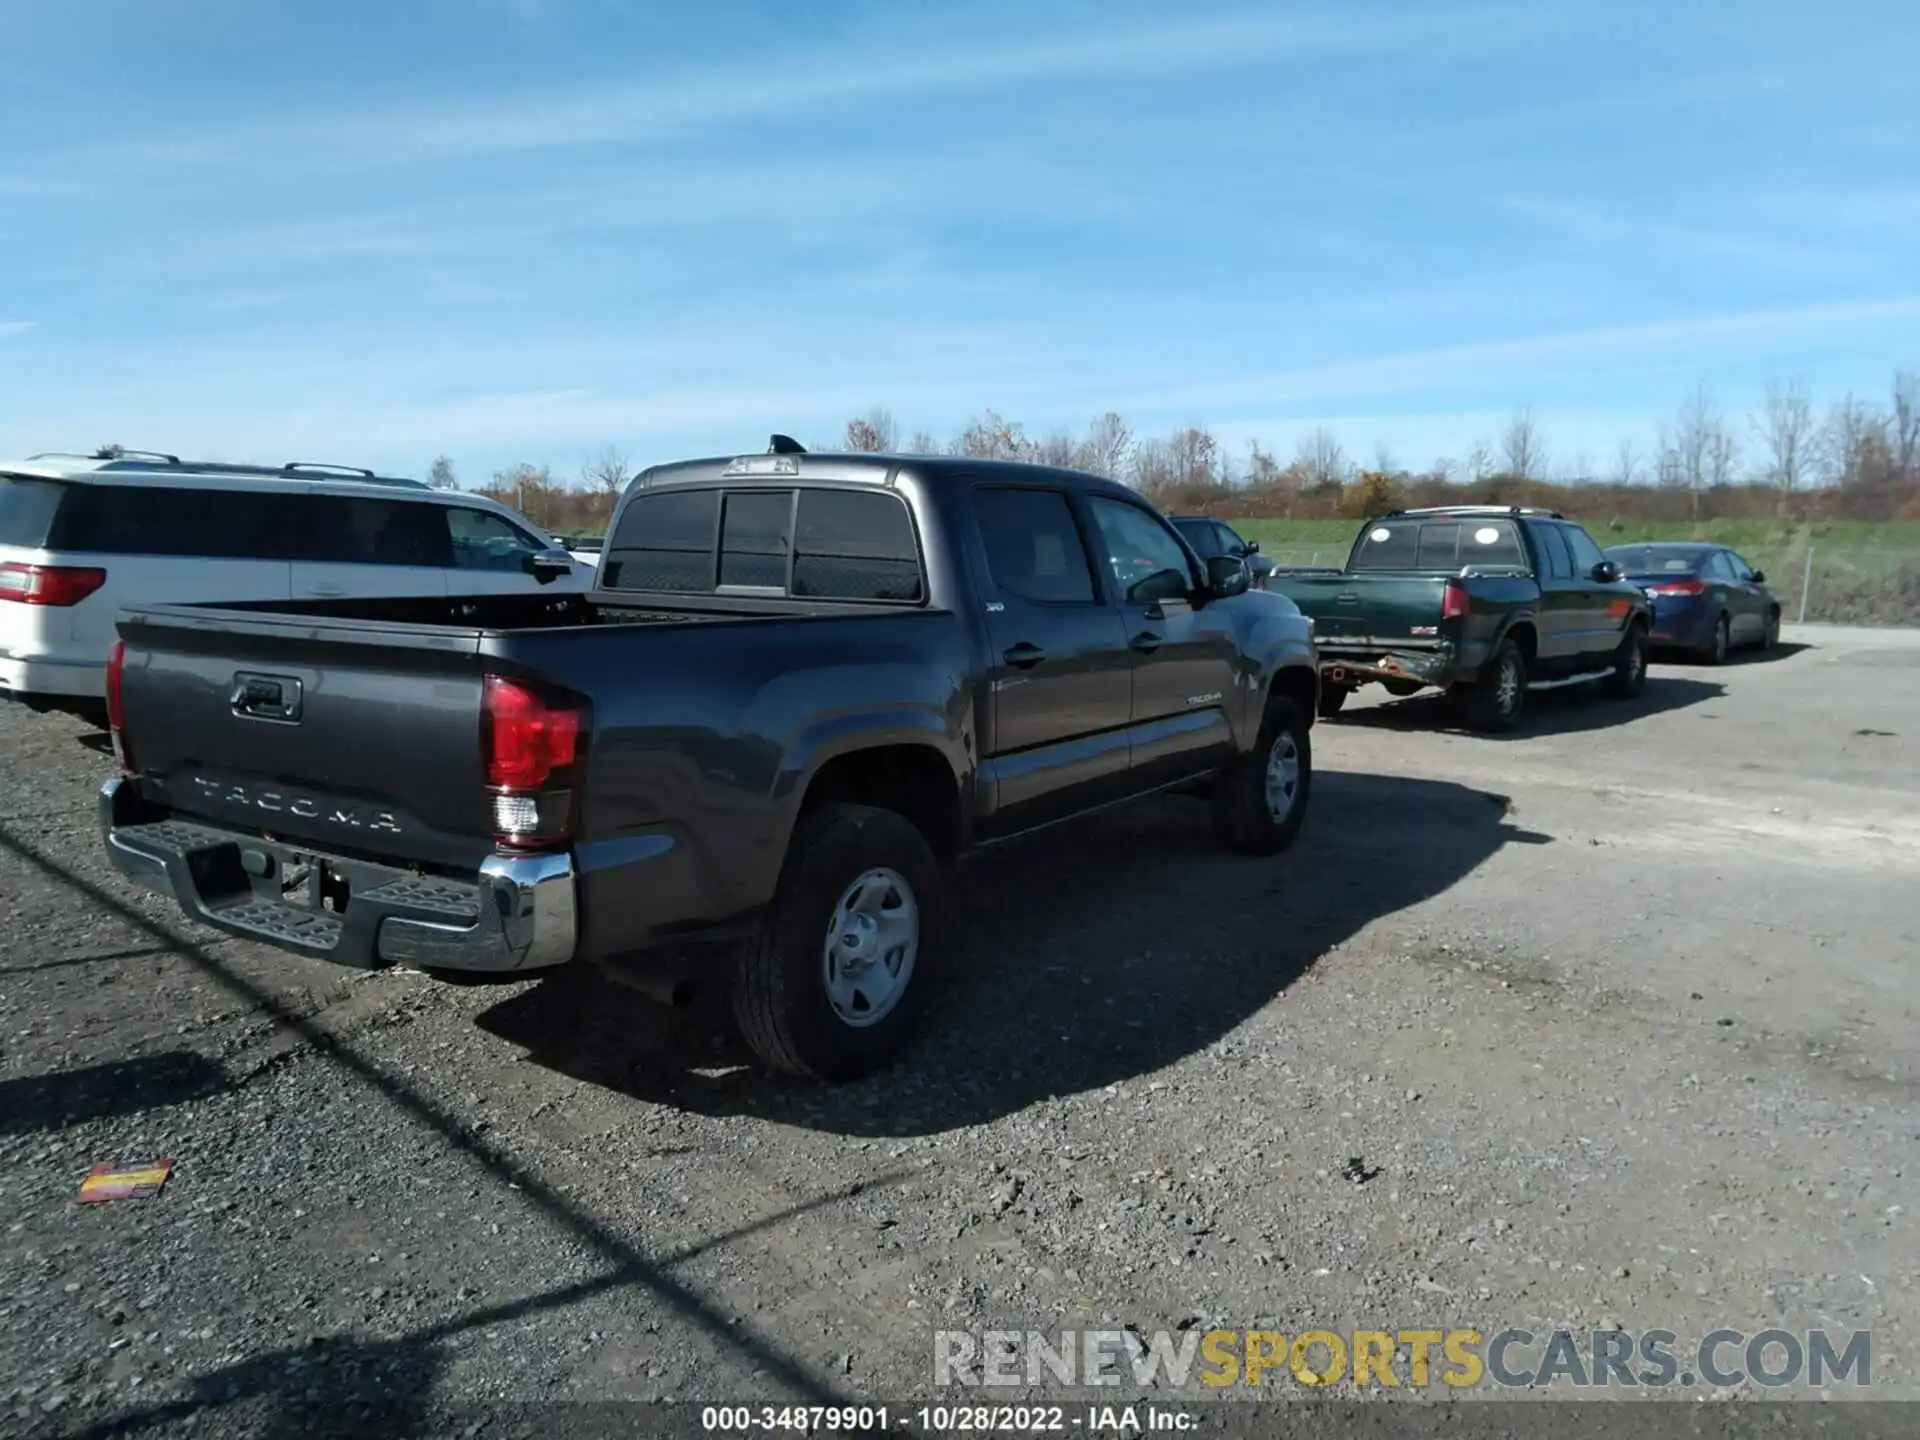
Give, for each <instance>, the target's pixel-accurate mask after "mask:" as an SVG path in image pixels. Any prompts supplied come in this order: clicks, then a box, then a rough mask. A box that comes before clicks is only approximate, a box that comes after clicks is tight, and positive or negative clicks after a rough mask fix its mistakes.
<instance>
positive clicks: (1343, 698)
mask: <svg viewBox="0 0 1920 1440" xmlns="http://www.w3.org/2000/svg"><path fill="white" fill-rule="evenodd" d="M1351 694H1353V691H1351V690H1349V689H1348V688H1347V687H1346V686H1344V685H1322V686H1321V687H1320V703H1319V705H1318V706H1316V707H1315V708H1316V709H1317V710H1318V711H1319V712H1320V718H1321V719H1322V720H1331V719H1332V718H1333V717H1334V716H1336V715H1338V714H1339V713H1340V710H1341V707H1342V706H1344V705H1345V704H1346V703H1347V697H1348V696H1349V695H1351Z"/></svg>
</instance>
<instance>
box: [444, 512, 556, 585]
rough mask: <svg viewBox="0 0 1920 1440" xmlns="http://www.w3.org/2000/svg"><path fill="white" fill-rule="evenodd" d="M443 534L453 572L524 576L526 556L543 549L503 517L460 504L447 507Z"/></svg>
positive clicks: (543, 548) (535, 553)
mask: <svg viewBox="0 0 1920 1440" xmlns="http://www.w3.org/2000/svg"><path fill="white" fill-rule="evenodd" d="M447 531H448V534H449V536H450V538H451V539H452V542H453V565H454V568H455V569H456V570H493V571H511V572H514V573H524V572H525V570H526V568H527V559H528V557H529V556H532V555H537V554H539V553H540V552H541V551H542V550H545V549H546V548H547V547H546V546H544V545H542V544H540V543H538V542H537V541H536V540H534V538H533V537H532V536H531V535H528V534H527V533H526V532H525V531H524V530H522V529H521V528H520V527H519V526H518V525H515V524H513V523H512V522H511V521H509V520H507V519H506V518H505V517H504V516H500V515H496V514H494V513H493V512H492V511H491V510H472V509H469V508H467V507H466V506H464V505H456V506H449V507H448V508H447Z"/></svg>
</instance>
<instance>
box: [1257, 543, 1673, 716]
mask: <svg viewBox="0 0 1920 1440" xmlns="http://www.w3.org/2000/svg"><path fill="white" fill-rule="evenodd" d="M1267 588H1268V589H1269V590H1272V591H1276V592H1278V593H1279V594H1282V595H1285V596H1286V597H1287V598H1288V599H1290V600H1292V601H1293V603H1294V604H1295V605H1298V606H1299V607H1300V610H1301V612H1302V613H1303V614H1305V615H1307V616H1309V617H1311V618H1312V620H1313V633H1314V640H1315V643H1316V644H1317V645H1318V646H1319V649H1320V713H1321V714H1322V715H1332V714H1335V713H1336V712H1338V711H1339V709H1340V707H1341V706H1342V705H1344V704H1345V703H1346V700H1347V697H1348V696H1349V695H1351V694H1352V693H1353V692H1354V691H1355V690H1357V689H1358V688H1359V687H1360V686H1362V685H1367V684H1371V683H1373V682H1376V681H1377V682H1379V683H1380V684H1383V685H1385V686H1386V687H1387V690H1388V693H1390V694H1393V695H1412V694H1414V693H1416V692H1418V691H1420V690H1423V689H1426V688H1427V687H1428V686H1440V687H1444V688H1445V689H1446V690H1447V691H1448V692H1449V693H1450V694H1451V695H1453V696H1454V697H1455V698H1456V699H1458V700H1459V701H1461V702H1462V708H1463V709H1464V711H1465V719H1466V722H1467V724H1468V726H1470V727H1471V728H1473V729H1475V730H1484V731H1498V730H1510V729H1512V728H1513V726H1514V724H1515V723H1516V722H1517V721H1518V720H1519V718H1520V708H1521V704H1522V702H1523V701H1524V700H1525V698H1526V694H1527V692H1528V691H1529V690H1546V689H1552V688H1554V687H1557V686H1561V685H1577V684H1582V683H1584V682H1588V681H1601V682H1604V684H1605V685H1606V687H1607V688H1608V689H1609V690H1610V691H1611V692H1612V693H1614V694H1616V695H1621V696H1627V697H1631V696H1635V695H1638V694H1639V693H1640V692H1641V690H1642V689H1643V688H1644V687H1645V685H1646V681H1647V652H1648V648H1649V645H1648V635H1649V633H1650V625H1651V619H1650V615H1649V612H1648V607H1647V597H1646V594H1645V592H1644V591H1642V590H1641V589H1639V587H1637V586H1634V585H1629V584H1626V583H1624V582H1623V581H1622V580H1621V578H1620V570H1619V567H1618V566H1616V565H1615V564H1614V563H1613V562H1612V561H1610V560H1608V559H1607V558H1606V556H1605V555H1603V554H1602V553H1601V550H1600V547H1599V546H1598V545H1596V544H1595V543H1594V541H1593V537H1592V536H1590V535H1588V534H1587V532H1586V531H1585V530H1583V529H1582V528H1581V527H1580V526H1579V525H1577V524H1575V523H1574V522H1573V521H1571V520H1568V519H1567V518H1566V517H1565V516H1564V515H1562V514H1560V512H1559V511H1557V510H1529V509H1521V508H1520V507H1518V506H1505V505H1450V506H1442V507H1438V508H1435V509H1428V510H1395V511H1393V512H1391V513H1390V514H1386V515H1382V516H1380V517H1379V518H1378V519H1374V520H1369V521H1367V523H1366V524H1365V525H1364V526H1362V527H1361V530H1360V534H1359V536H1358V537H1357V538H1356V539H1355V540H1354V542H1353V553H1352V554H1351V555H1349V556H1348V558H1347V563H1346V567H1345V568H1344V569H1340V570H1334V569H1317V568H1312V567H1306V566H1300V567H1291V568H1290V567H1280V568H1277V569H1276V570H1275V571H1274V573H1273V575H1272V577H1271V578H1270V579H1269V580H1268V582H1267Z"/></svg>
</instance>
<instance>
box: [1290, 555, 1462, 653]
mask: <svg viewBox="0 0 1920 1440" xmlns="http://www.w3.org/2000/svg"><path fill="white" fill-rule="evenodd" d="M1448 578H1449V577H1447V576H1445V575H1393V574H1368V573H1364V572H1362V573H1354V572H1351V571H1340V572H1339V573H1337V574H1325V575H1296V576H1288V575H1283V574H1275V575H1274V577H1273V578H1272V579H1271V580H1269V581H1268V582H1267V588H1268V589H1269V590H1274V591H1278V592H1279V593H1280V594H1282V595H1285V596H1286V597H1287V598H1288V599H1289V600H1291V601H1293V603H1294V604H1295V605H1297V606H1299V607H1300V613H1301V614H1303V615H1307V616H1310V617H1311V618H1312V620H1313V633H1314V638H1315V639H1316V640H1320V641H1323V642H1324V641H1332V642H1334V643H1335V644H1340V643H1347V644H1372V643H1378V644H1381V645H1405V644H1407V643H1408V642H1410V641H1424V642H1427V643H1431V641H1432V640H1433V638H1434V636H1435V635H1436V633H1437V627H1438V626H1439V624H1440V614H1441V611H1442V610H1443V609H1444V608H1445V605H1444V600H1445V593H1446V588H1447V580H1448ZM1422 632H1424V633H1422Z"/></svg>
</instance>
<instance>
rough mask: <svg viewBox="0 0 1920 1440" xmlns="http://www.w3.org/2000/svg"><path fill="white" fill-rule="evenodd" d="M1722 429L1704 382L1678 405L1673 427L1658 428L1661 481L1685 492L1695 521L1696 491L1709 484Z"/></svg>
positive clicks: (1717, 413)
mask: <svg viewBox="0 0 1920 1440" xmlns="http://www.w3.org/2000/svg"><path fill="white" fill-rule="evenodd" d="M1724 431H1725V427H1724V426H1723V425H1721V423H1720V411H1719V409H1718V407H1716V406H1715V404H1714V403H1713V396H1712V395H1711V394H1710V393H1709V392H1708V390H1707V387H1706V386H1705V385H1701V386H1699V387H1698V388H1697V389H1695V391H1694V392H1693V394H1692V395H1691V396H1690V397H1688V399H1687V403H1686V404H1684V405H1682V406H1681V407H1680V416H1679V419H1678V420H1677V421H1676V422H1675V423H1674V425H1673V427H1672V428H1671V429H1663V430H1662V431H1661V443H1660V479H1661V482H1662V483H1663V484H1667V485H1676V486H1679V487H1681V488H1682V489H1684V490H1686V491H1687V492H1688V494H1689V495H1690V496H1691V497H1692V505H1693V518H1694V519H1695V520H1698V519H1699V518H1700V492H1701V491H1703V490H1704V489H1706V487H1707V486H1708V485H1709V484H1710V483H1712V477H1713V473H1714V466H1715V462H1716V460H1717V459H1718V458H1719V457H1720V450H1719V441H1720V437H1721V436H1722V434H1723V433H1724Z"/></svg>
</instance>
